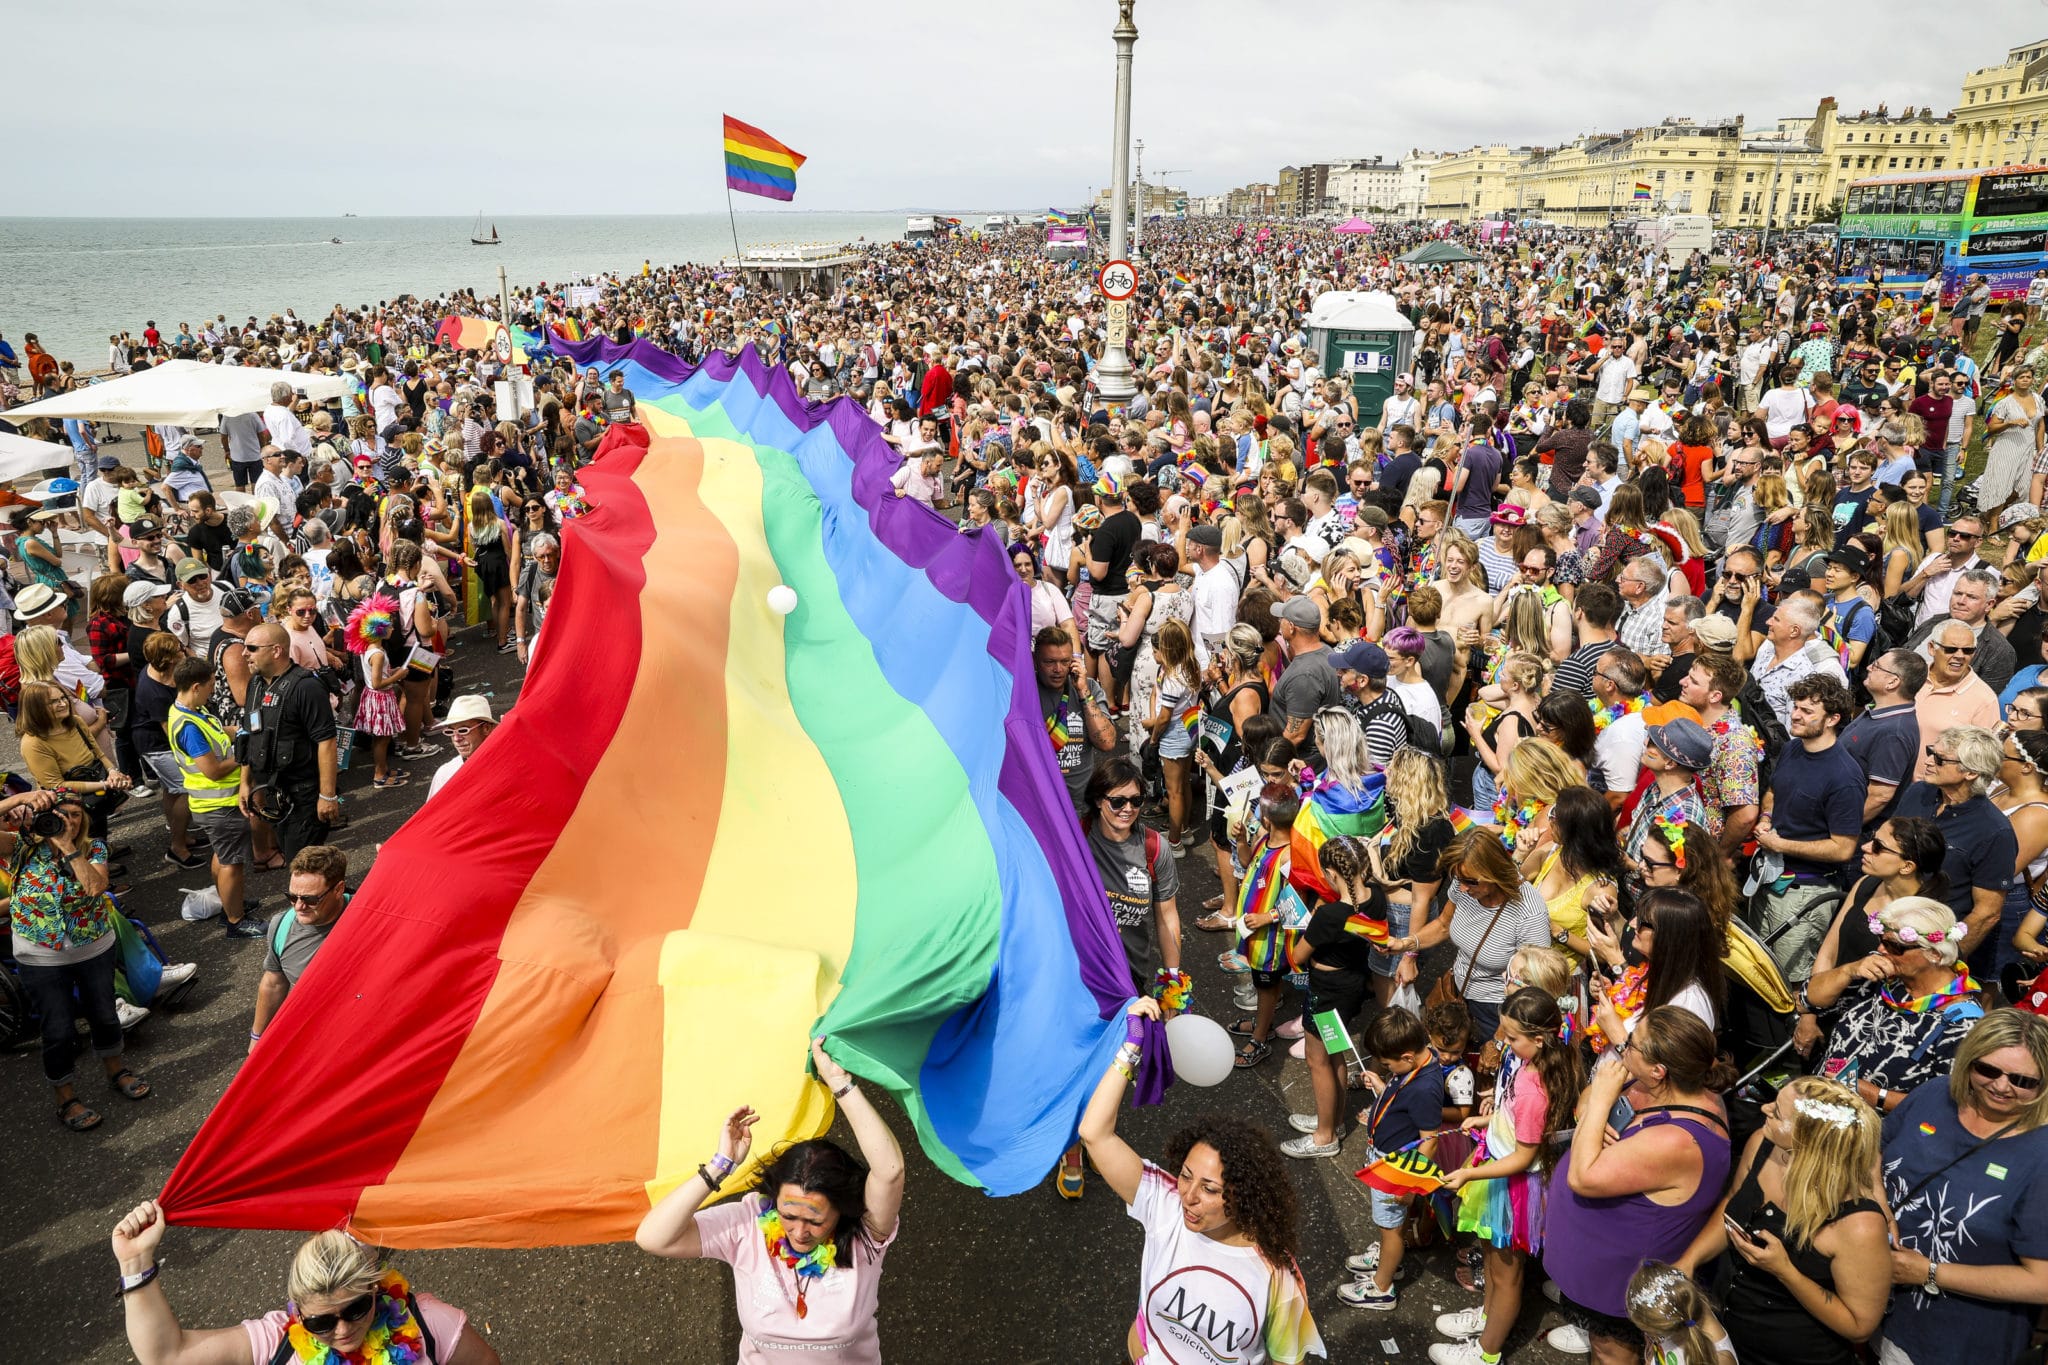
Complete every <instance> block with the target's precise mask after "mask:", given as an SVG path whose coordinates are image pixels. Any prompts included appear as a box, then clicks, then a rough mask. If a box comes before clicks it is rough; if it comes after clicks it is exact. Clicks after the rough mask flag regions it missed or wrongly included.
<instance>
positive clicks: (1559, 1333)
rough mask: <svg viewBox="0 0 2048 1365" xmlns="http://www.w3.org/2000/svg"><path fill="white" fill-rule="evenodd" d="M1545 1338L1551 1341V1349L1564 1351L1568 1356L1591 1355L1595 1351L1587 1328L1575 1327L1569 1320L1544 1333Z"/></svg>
mask: <svg viewBox="0 0 2048 1365" xmlns="http://www.w3.org/2000/svg"><path fill="white" fill-rule="evenodd" d="M1543 1339H1544V1340H1545V1341H1547V1342H1549V1343H1550V1349H1551V1350H1553V1351H1562V1352H1564V1354H1566V1355H1568V1356H1583V1355H1590V1354H1592V1351H1593V1343H1592V1340H1591V1339H1590V1338H1588V1337H1587V1336H1586V1329H1585V1328H1583V1327H1575V1326H1573V1325H1572V1324H1571V1323H1569V1322H1568V1323H1566V1324H1565V1325H1564V1326H1562V1327H1553V1328H1551V1329H1550V1330H1549V1331H1548V1332H1546V1333H1544V1335H1543Z"/></svg>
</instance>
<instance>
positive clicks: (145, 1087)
mask: <svg viewBox="0 0 2048 1365" xmlns="http://www.w3.org/2000/svg"><path fill="white" fill-rule="evenodd" d="M107 1084H108V1085H111V1086H113V1087H114V1089H116V1090H118V1091H120V1092H121V1093H122V1094H123V1095H125V1096H127V1097H128V1098H129V1099H131V1100H146V1099H148V1098H149V1082H148V1081H145V1080H143V1079H142V1077H140V1076H138V1075H136V1074H135V1073H134V1072H132V1071H130V1070H129V1069H128V1068H127V1067H125V1066H124V1067H122V1068H121V1069H120V1070H119V1071H116V1072H115V1073H114V1074H113V1075H111V1076H109V1077H107Z"/></svg>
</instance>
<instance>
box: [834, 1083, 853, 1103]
mask: <svg viewBox="0 0 2048 1365" xmlns="http://www.w3.org/2000/svg"><path fill="white" fill-rule="evenodd" d="M858 1086H859V1082H857V1081H851V1080H849V1081H848V1082H847V1083H846V1084H845V1085H843V1086H841V1087H840V1088H839V1089H837V1090H835V1091H833V1092H832V1098H833V1099H835V1100H843V1099H845V1098H846V1097H847V1096H848V1095H851V1094H852V1093H853V1092H854V1090H855V1089H856V1088H858Z"/></svg>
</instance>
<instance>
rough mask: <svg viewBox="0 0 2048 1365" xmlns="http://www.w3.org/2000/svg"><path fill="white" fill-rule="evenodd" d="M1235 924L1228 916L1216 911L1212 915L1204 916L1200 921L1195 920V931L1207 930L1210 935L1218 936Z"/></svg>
mask: <svg viewBox="0 0 2048 1365" xmlns="http://www.w3.org/2000/svg"><path fill="white" fill-rule="evenodd" d="M1235 923H1236V921H1234V920H1232V919H1231V918H1230V916H1228V915H1226V914H1224V913H1223V912H1222V911H1221V910H1218V911H1217V912H1216V913H1215V914H1213V915H1204V916H1202V917H1201V918H1200V919H1198V920H1196V921H1195V927H1196V928H1197V929H1204V930H1207V931H1208V932H1209V933H1212V934H1220V933H1222V932H1223V931H1224V930H1225V929H1229V928H1231V927H1233V926H1234V924H1235Z"/></svg>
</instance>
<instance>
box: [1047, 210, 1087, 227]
mask: <svg viewBox="0 0 2048 1365" xmlns="http://www.w3.org/2000/svg"><path fill="white" fill-rule="evenodd" d="M1045 221H1046V222H1048V223H1060V224H1069V223H1084V222H1086V221H1087V219H1086V217H1084V216H1083V215H1081V214H1078V213H1062V212H1060V211H1059V210H1058V209H1047V210H1046V211H1045Z"/></svg>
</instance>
